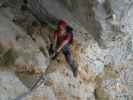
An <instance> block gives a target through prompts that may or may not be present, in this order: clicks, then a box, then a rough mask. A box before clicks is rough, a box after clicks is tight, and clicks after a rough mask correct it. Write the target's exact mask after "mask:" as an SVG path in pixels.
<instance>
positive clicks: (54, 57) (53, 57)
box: [52, 52, 59, 60]
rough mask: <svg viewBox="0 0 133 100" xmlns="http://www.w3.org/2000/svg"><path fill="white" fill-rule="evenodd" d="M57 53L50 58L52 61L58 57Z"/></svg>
mask: <svg viewBox="0 0 133 100" xmlns="http://www.w3.org/2000/svg"><path fill="white" fill-rule="evenodd" d="M58 54H59V52H54V54H53V56H52V60H54V59H56V57H57V56H58Z"/></svg>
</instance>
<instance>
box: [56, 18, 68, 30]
mask: <svg viewBox="0 0 133 100" xmlns="http://www.w3.org/2000/svg"><path fill="white" fill-rule="evenodd" d="M60 26H63V27H64V28H65V27H66V26H67V23H66V21H64V20H60V21H59V22H58V28H59V29H60Z"/></svg>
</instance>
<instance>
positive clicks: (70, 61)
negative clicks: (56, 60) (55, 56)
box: [63, 45, 74, 69]
mask: <svg viewBox="0 0 133 100" xmlns="http://www.w3.org/2000/svg"><path fill="white" fill-rule="evenodd" d="M63 54H64V55H65V58H66V61H67V63H68V64H69V66H70V67H71V68H72V69H74V62H73V59H72V55H71V51H70V48H69V46H68V45H65V46H64V48H63Z"/></svg>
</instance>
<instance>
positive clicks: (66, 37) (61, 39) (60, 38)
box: [54, 31, 72, 45]
mask: <svg viewBox="0 0 133 100" xmlns="http://www.w3.org/2000/svg"><path fill="white" fill-rule="evenodd" d="M56 37H57V43H58V44H59V45H60V44H61V43H63V42H64V41H68V43H70V42H71V40H72V36H71V35H70V34H66V35H63V36H62V35H61V32H60V31H55V32H54V39H55V38H56Z"/></svg>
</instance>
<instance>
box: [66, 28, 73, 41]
mask: <svg viewBox="0 0 133 100" xmlns="http://www.w3.org/2000/svg"><path fill="white" fill-rule="evenodd" d="M66 32H67V34H68V35H70V36H71V40H70V43H73V39H74V33H73V28H72V27H70V26H67V27H66Z"/></svg>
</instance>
